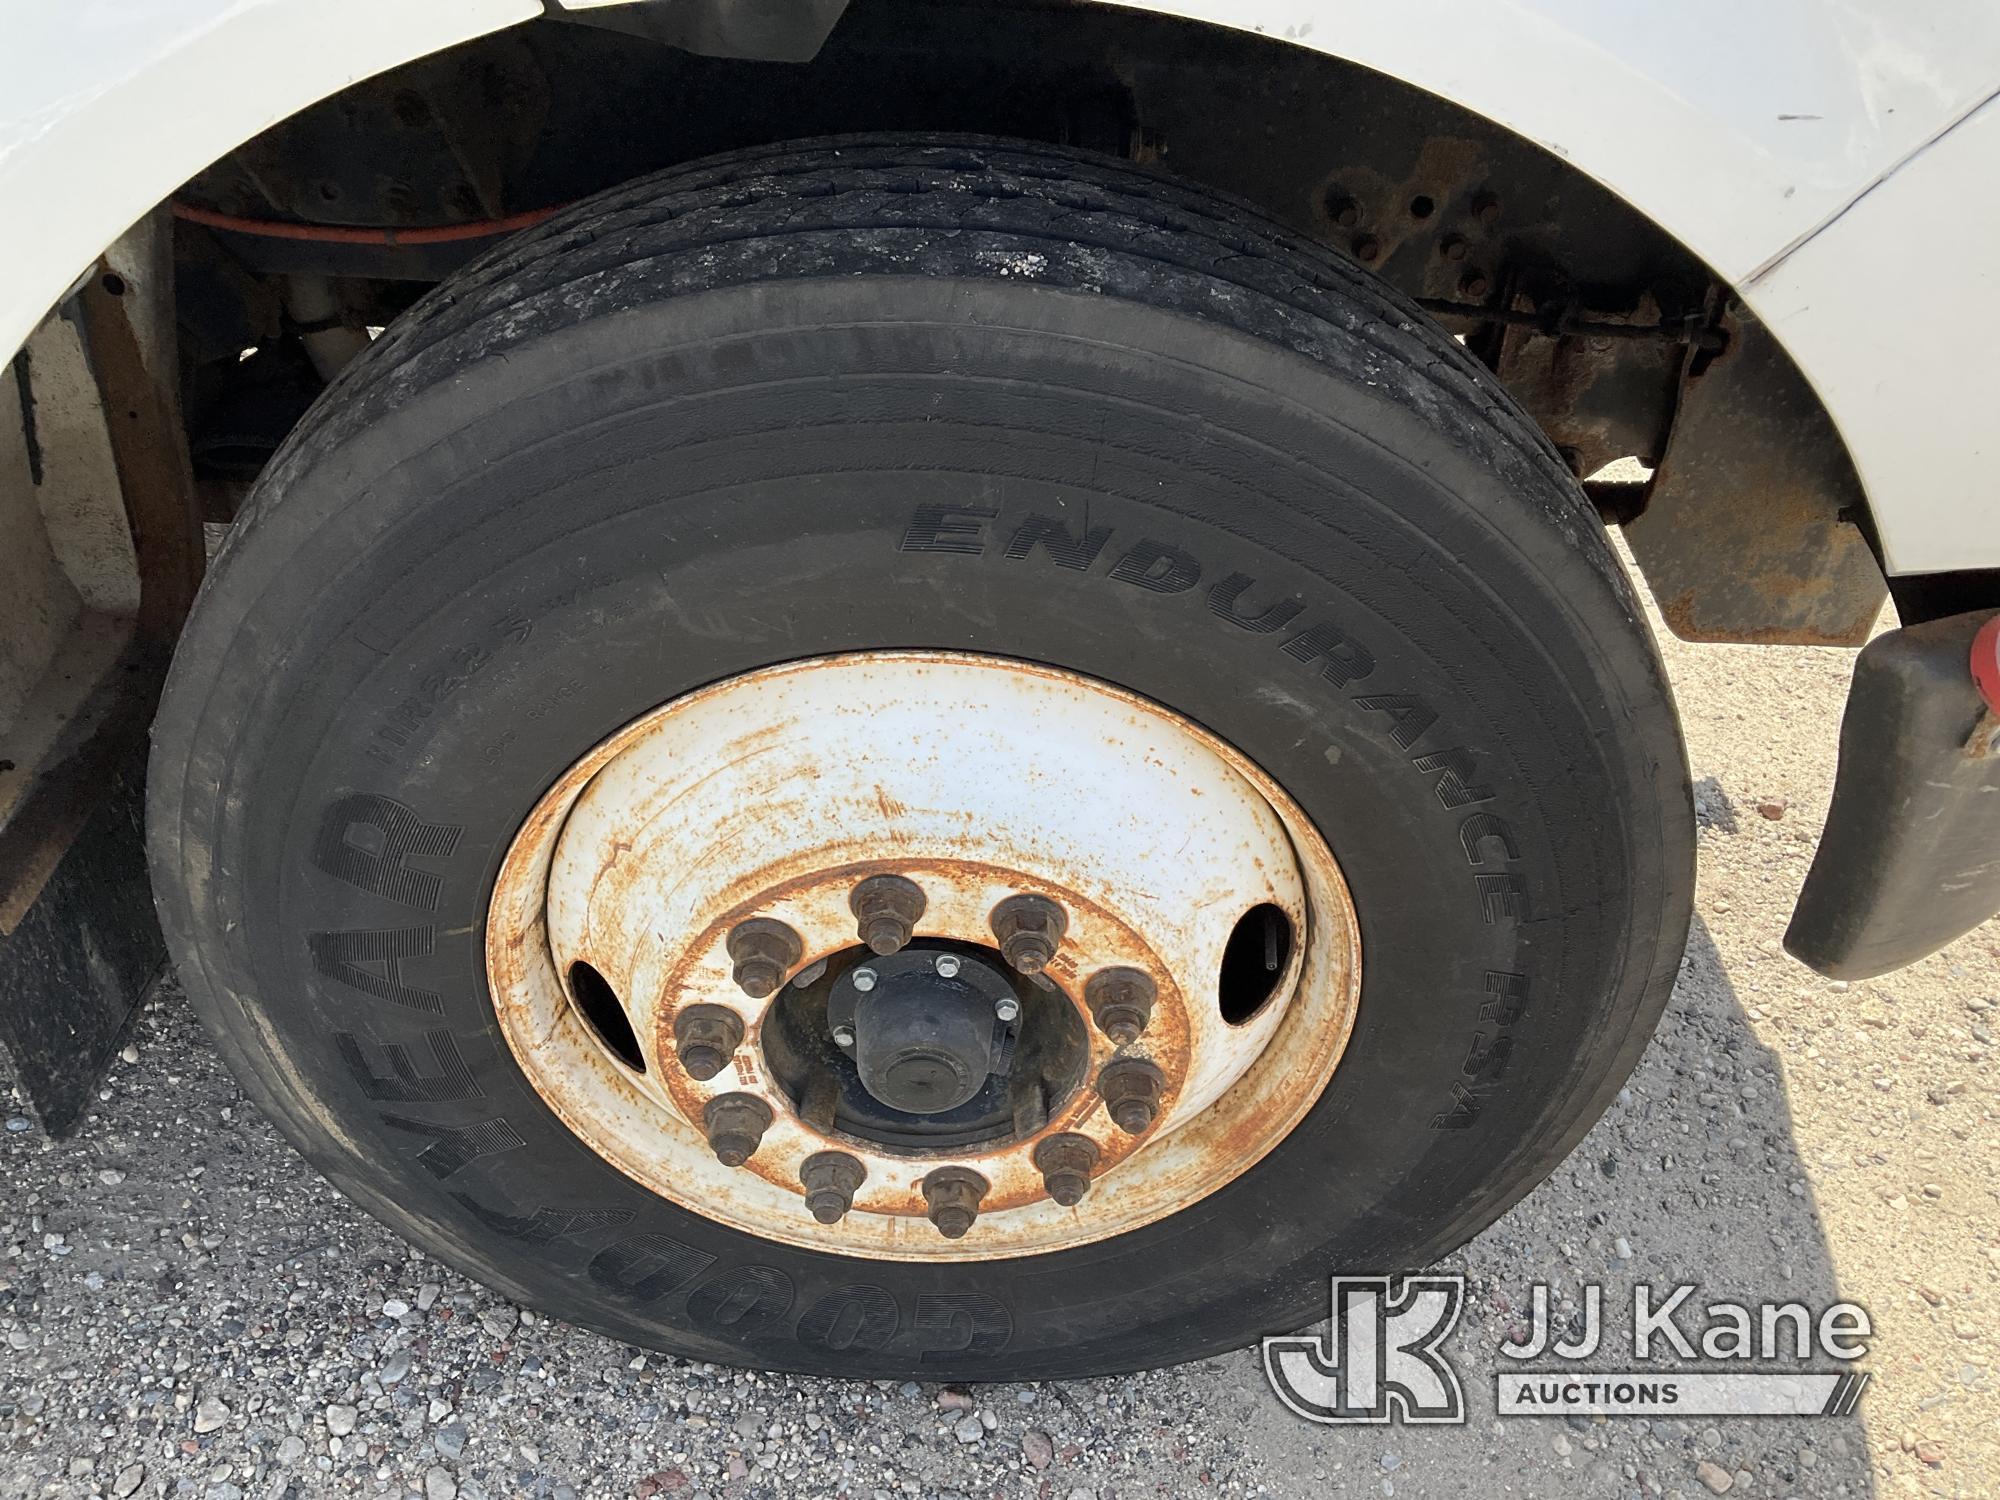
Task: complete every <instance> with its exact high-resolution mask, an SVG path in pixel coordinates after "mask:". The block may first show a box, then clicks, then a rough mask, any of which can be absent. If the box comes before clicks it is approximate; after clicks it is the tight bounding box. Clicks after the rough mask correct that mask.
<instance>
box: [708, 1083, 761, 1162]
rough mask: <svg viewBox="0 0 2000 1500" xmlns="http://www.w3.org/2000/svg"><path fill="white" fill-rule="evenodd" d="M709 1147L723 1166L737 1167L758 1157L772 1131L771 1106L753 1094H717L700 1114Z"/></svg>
mask: <svg viewBox="0 0 2000 1500" xmlns="http://www.w3.org/2000/svg"><path fill="white" fill-rule="evenodd" d="M701 1122H702V1124H703V1126H704V1127H706V1129H707V1131H708V1144H709V1145H710V1146H711V1147H713V1148H714V1151H715V1159H716V1160H717V1161H719V1162H721V1163H722V1164H723V1165H724V1166H725V1167H740V1166H742V1165H743V1163H745V1162H746V1161H748V1160H750V1158H751V1157H753V1156H755V1155H756V1154H757V1147H758V1146H759V1145H760V1144H761V1143H762V1142H763V1139H764V1132H765V1131H767V1130H769V1129H770V1128H771V1106H770V1105H768V1104H766V1103H765V1102H764V1101H763V1100H762V1099H759V1098H758V1097H757V1096H756V1095H755V1094H719V1095H717V1096H716V1097H715V1098H713V1099H711V1100H709V1101H708V1104H707V1106H706V1107H705V1108H704V1109H703V1110H702V1112H701Z"/></svg>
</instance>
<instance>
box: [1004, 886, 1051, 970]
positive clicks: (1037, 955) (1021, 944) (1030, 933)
mask: <svg viewBox="0 0 2000 1500" xmlns="http://www.w3.org/2000/svg"><path fill="white" fill-rule="evenodd" d="M987 920H988V922H989V923H990V924H991V925H992V928H993V935H994V936H995V937H996V938H998V939H999V940H1000V955H1001V957H1003V958H1005V959H1006V960H1007V962H1008V963H1010V964H1012V965H1013V966H1014V968H1015V969H1016V970H1017V971H1019V972H1020V973H1023V974H1039V973H1041V972H1042V970H1043V969H1045V968H1047V967H1048V966H1049V963H1050V961H1051V960H1052V959H1054V958H1055V956H1056V949H1057V947H1058V946H1059V945H1060V944H1061V943H1062V939H1063V933H1065V932H1066V931H1068V930H1069V913H1067V912H1065V911H1064V910H1063V909H1062V908H1061V907H1060V906H1058V905H1056V904H1055V902H1053V901H1051V900H1049V898H1048V897H1046V896H1009V897H1008V898H1007V899H1006V900H1005V901H1002V902H1001V903H1000V904H999V905H998V906H996V907H994V908H993V915H992V916H991V917H989V918H988V919H987Z"/></svg>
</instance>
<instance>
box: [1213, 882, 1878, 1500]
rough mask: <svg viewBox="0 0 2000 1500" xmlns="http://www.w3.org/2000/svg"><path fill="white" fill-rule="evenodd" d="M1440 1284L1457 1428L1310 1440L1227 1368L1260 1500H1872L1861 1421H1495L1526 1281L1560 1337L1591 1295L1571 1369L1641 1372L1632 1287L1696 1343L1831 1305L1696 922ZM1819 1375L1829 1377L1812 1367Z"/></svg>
mask: <svg viewBox="0 0 2000 1500" xmlns="http://www.w3.org/2000/svg"><path fill="white" fill-rule="evenodd" d="M1437 1269H1439V1270H1442V1271H1447V1272H1460V1271H1462V1272H1464V1273H1465V1274H1466V1276H1467V1277H1468V1278H1469V1286H1468V1291H1467V1306H1466V1312H1465V1316H1464V1318H1463V1319H1462V1320H1461V1322H1460V1324H1459V1327H1458V1330H1457V1332H1456V1333H1455V1334H1454V1335H1453V1336H1452V1339H1451V1342H1450V1344H1449V1345H1448V1347H1447V1352H1448V1353H1449V1354H1451V1355H1452V1357H1453V1360H1454V1363H1455V1364H1456V1365H1457V1368H1458V1370H1459V1375H1460V1379H1461V1381H1462V1382H1463V1384H1464V1386H1465V1391H1466V1401H1467V1408H1468V1411H1469V1418H1468V1422H1467V1425H1466V1426H1465V1427H1463V1428H1451V1427H1428V1428H1414V1427H1399V1428H1342V1429H1335V1428H1315V1427H1312V1426H1310V1425H1308V1424H1307V1423H1305V1422H1303V1421H1301V1420H1299V1419H1297V1418H1295V1417H1293V1416H1292V1415H1291V1414H1290V1413H1288V1412H1286V1411H1285V1410H1284V1409H1282V1408H1281V1407H1280V1406H1279V1405H1278V1403H1277V1402H1276V1400H1275V1399H1274V1398H1272V1397H1271V1396H1269V1395H1268V1393H1267V1392H1265V1391H1264V1390H1263V1389H1262V1388H1261V1381H1260V1379H1259V1376H1258V1373H1257V1370H1256V1368H1255V1361H1254V1359H1253V1358H1252V1356H1251V1355H1250V1354H1249V1353H1248V1352H1247V1351H1246V1352H1245V1353H1244V1354H1241V1355H1238V1356H1235V1360H1236V1364H1235V1365H1234V1366H1233V1368H1232V1376H1233V1383H1235V1384H1237V1385H1239V1386H1243V1387H1247V1388H1251V1389H1253V1390H1254V1395H1255V1399H1254V1400H1252V1401H1251V1402H1250V1403H1249V1404H1248V1406H1247V1408H1246V1409H1245V1411H1244V1415H1245V1416H1246V1417H1247V1418H1248V1419H1249V1420H1250V1421H1251V1423H1252V1424H1253V1427H1254V1434H1253V1438H1254V1445H1255V1447H1256V1449H1257V1451H1258V1452H1259V1454H1260V1455H1261V1457H1262V1458H1263V1461H1264V1464H1265V1467H1266V1475H1265V1482H1266V1483H1268V1484H1270V1485H1271V1486H1272V1488H1273V1489H1275V1490H1277V1491H1278V1492H1279V1493H1284V1494H1292V1493H1304V1492H1305V1491H1306V1490H1308V1489H1309V1488H1321V1489H1323V1488H1325V1487H1326V1486H1328V1485H1329V1484H1331V1485H1332V1486H1333V1488H1334V1492H1335V1493H1349V1494H1363V1493H1367V1494H1382V1495H1389V1494H1394V1495H1398V1496H1406V1497H1407V1496H1447V1495H1456V1494H1460V1493H1473V1494H1488V1495H1499V1494H1502V1493H1503V1492H1504V1490H1505V1488H1506V1487H1509V1486H1511V1487H1512V1492H1513V1493H1514V1494H1517V1495H1541V1496H1571V1495H1575V1496H1590V1497H1592V1500H1599V1497H1603V1500H1620V1497H1626V1496H1631V1497H1639V1500H1645V1497H1652V1496H1659V1495H1672V1494H1674V1493H1676V1492H1678V1493H1680V1494H1681V1495H1683V1496H1688V1497H1706V1496H1707V1495H1708V1494H1709V1493H1710V1486H1709V1485H1707V1484H1705V1483H1704V1481H1703V1478H1702V1477H1701V1473H1698V1472H1697V1471H1698V1469H1699V1466H1700V1465H1702V1464H1704V1463H1708V1464H1713V1465H1714V1466H1715V1471H1712V1472H1710V1477H1711V1478H1713V1479H1715V1480H1717V1481H1718V1482H1719V1481H1720V1479H1721V1477H1722V1475H1723V1474H1724V1473H1726V1474H1727V1475H1729V1476H1730V1481H1729V1489H1728V1493H1730V1494H1732V1495H1747V1496H1755V1497H1760V1500H1762V1497H1786V1496H1795V1497H1806V1496H1867V1495H1872V1494H1873V1493H1874V1486H1873V1478H1872V1473H1871V1469H1870V1465H1869V1460H1868V1446H1867V1442H1866V1439H1865V1437H1864V1434H1863V1430H1862V1422H1861V1418H1860V1417H1859V1416H1853V1417H1845V1418H1834V1417H1817V1416H1816V1417H1804V1418H1776V1417H1755V1418H1745V1417H1739V1418H1686V1419H1683V1418H1671V1419H1665V1420H1660V1419H1654V1420H1650V1421H1646V1420H1640V1419H1634V1418H1618V1419H1612V1420H1591V1419H1587V1418H1581V1417H1539V1418H1518V1417H1508V1418H1504V1419H1501V1418H1496V1417H1495V1415H1494V1394H1495V1393H1494V1380H1495V1376H1496V1374H1498V1373H1500V1372H1501V1367H1502V1366H1507V1367H1510V1368H1518V1367H1517V1366H1516V1365H1515V1362H1514V1361H1512V1360H1507V1359H1503V1358H1501V1357H1500V1355H1499V1353H1498V1349H1499V1345H1500V1344H1501V1342H1502V1341H1503V1340H1506V1339H1509V1338H1524V1337H1525V1336H1526V1333H1527V1326H1528V1325H1527V1309H1528V1306H1529V1298H1530V1295H1531V1290H1530V1289H1531V1288H1532V1286H1533V1285H1534V1283H1535V1282H1537V1281H1544V1282H1547V1283H1548V1284H1549V1287H1550V1300H1551V1304H1552V1306H1553V1307H1554V1308H1555V1309H1556V1316H1555V1318H1554V1321H1555V1322H1556V1323H1557V1324H1558V1326H1560V1325H1561V1324H1562V1323H1563V1321H1564V1320H1565V1319H1566V1318H1568V1317H1570V1316H1571V1315H1574V1314H1576V1313H1577V1311H1578V1309H1579V1307H1580V1304H1581V1295H1582V1294H1581V1288H1582V1286H1583V1285H1584V1284H1585V1283H1586V1282H1597V1283H1599V1284H1601V1285H1602V1286H1603V1288H1604V1291H1603V1299H1604V1339H1603V1343H1602V1345H1601V1346H1600V1348H1599V1350H1598V1352H1597V1354H1596V1355H1595V1356H1593V1357H1592V1358H1591V1359H1590V1360H1589V1361H1581V1362H1579V1364H1580V1365H1581V1366H1584V1367H1595V1368H1597V1369H1601V1370H1615V1369H1621V1368H1626V1369H1629V1368H1633V1367H1634V1363H1635V1362H1634V1361H1633V1360H1632V1358H1631V1355H1632V1322H1631V1312H1632V1289H1633V1287H1634V1285H1635V1284H1637V1283H1639V1282H1646V1283H1649V1284H1650V1285H1651V1286H1652V1287H1654V1288H1655V1289H1656V1290H1657V1289H1660V1288H1670V1287H1672V1286H1675V1285H1678V1284H1680V1283H1682V1282H1694V1283H1698V1284H1699V1290H1698V1291H1697V1292H1696V1293H1695V1294H1694V1295H1693V1296H1692V1297H1691V1298H1690V1299H1689V1301H1688V1302H1687V1303H1685V1304H1683V1312H1682V1314H1681V1317H1680V1319H1679V1321H1680V1323H1681V1324H1682V1326H1683V1327H1685V1328H1687V1329H1688V1330H1689V1332H1690V1337H1691V1339H1692V1338H1693V1337H1697V1336H1698V1333H1699V1329H1700V1328H1701V1327H1702V1326H1703V1322H1704V1320H1703V1319H1702V1317H1701V1315H1700V1308H1701V1307H1703V1306H1705V1305H1706V1304H1707V1303H1709V1302H1712V1301H1718V1300H1728V1301H1735V1302H1743V1303H1748V1304H1752V1305H1754V1304H1756V1303H1758V1302H1762V1301H1770V1302H1784V1301H1799V1302H1804V1303H1806V1304H1807V1305H1808V1306H1809V1307H1812V1308H1813V1309H1815V1311H1817V1309H1819V1308H1821V1307H1823V1306H1824V1305H1825V1304H1827V1303H1829V1302H1833V1301H1838V1300H1840V1292H1839V1289H1838V1285H1837V1281H1836V1277H1835V1273H1834V1268H1833V1263H1832V1260H1831V1257H1830V1255H1829V1252H1828V1250H1827V1244H1826V1237H1825V1234H1824V1232H1823V1230H1822V1227H1821V1224H1820V1221H1819V1216H1818V1212H1817V1210H1816V1208H1815V1206H1814V1204H1813V1200H1812V1197H1811V1190H1810V1188H1809V1186H1808V1185H1807V1182H1806V1173H1805V1169H1804V1165H1803V1162H1802V1160H1801V1154H1800V1149H1799V1146H1798V1143H1797V1141H1796V1140H1795V1139H1794V1136H1793V1130H1792V1118H1791V1113H1790V1110H1789V1109H1788V1108H1787V1105H1786V1101H1785V1093H1784V1087H1783V1083H1782V1079H1781V1074H1780V1071H1779V1068H1778V1064H1777V1058H1776V1056H1775V1054H1773V1053H1772V1052H1771V1050H1770V1049H1769V1048H1767V1047H1765V1046H1764V1045H1763V1044H1762V1043H1760V1042H1759V1041H1758V1040H1757V1039H1756V1037H1755V1036H1754V1035H1753V1034H1752V1031H1751V1027H1750V1025H1749V1021H1748V1017H1747V1016H1746V1015H1745V1012H1744V1008H1743V1005H1742V1002H1741V1001H1740V999H1739V998H1738V995H1737V993H1736V990H1735V988H1734V987H1733V986H1732V985H1731V983H1730V979H1729V976H1728V974H1727V973H1726V972H1725V970H1724V968H1723V964H1722V960H1721V957H1720V955H1719V954H1718V952H1717V950H1716V946H1715V943H1714V941H1713V940H1712V938H1711V937H1710V935H1709V931H1708V929H1707V927H1706V926H1705V925H1704V924H1703V923H1702V922H1701V921H1700V920H1699V919H1697V920H1696V923H1695V926H1694V929H1693V931H1692V933H1691V934H1690V935H1689V942H1688V951H1687V956H1686V958H1685V960H1684V961H1683V963H1682V967H1681V974H1680V979H1679V981H1678V983H1677V984H1676V985H1675V989H1674V996H1673V999H1672V1001H1671V1002H1669V1004H1668V1007H1667V1012H1666V1015H1665V1017H1664V1018H1663V1019H1662V1021H1661V1024H1660V1029H1659V1032H1658V1034H1657V1035H1656V1036H1655V1038H1654V1041H1653V1044H1652V1046H1651V1047H1649V1048H1648V1049H1647V1051H1646V1054H1645V1057H1644V1058H1643V1060H1642V1061H1641V1062H1640V1065H1639V1067H1638V1069H1637V1071H1636V1072H1635V1073H1634V1074H1633V1076H1632V1080H1631V1083H1630V1085H1629V1087H1628V1088H1627V1090H1626V1091H1625V1093H1624V1094H1622V1095H1621V1096H1620V1100H1619V1102H1618V1103H1617V1104H1615V1105H1613V1107H1612V1108H1611V1110H1610V1112H1609V1113H1608V1114H1607V1115H1606V1116H1605V1117H1604V1119H1603V1120H1602V1121H1600V1122H1599V1124H1598V1126H1597V1128H1596V1129H1594V1130H1593V1131H1592V1132H1591V1133H1590V1135H1589V1137H1588V1138H1586V1140H1585V1141H1584V1143H1583V1145H1582V1146H1580V1147H1579V1148H1578V1149H1577V1151H1576V1152H1575V1154H1574V1155H1572V1156H1571V1157H1570V1159H1569V1160H1568V1161H1567V1162H1565V1163H1564V1164H1563V1165H1562V1166H1561V1167H1560V1168H1558V1169H1557V1171H1556V1173H1555V1175H1554V1176H1552V1177H1551V1178H1550V1179H1549V1180H1548V1181H1547V1182H1545V1183H1544V1184H1543V1185H1542V1186H1541V1187H1540V1188H1538V1189H1537V1190H1536V1191H1535V1192H1534V1193H1532V1194H1530V1195H1529V1197H1528V1198H1527V1199H1526V1200H1525V1201H1523V1202H1522V1203H1520V1204H1519V1205H1517V1206H1516V1207H1515V1209H1514V1210H1513V1212H1511V1213H1509V1214H1508V1215H1507V1216H1506V1217H1505V1218H1504V1219H1502V1220H1501V1221H1500V1222H1499V1223H1498V1224H1496V1225H1494V1226H1493V1228H1491V1229H1490V1230H1488V1231H1487V1232H1486V1233H1485V1234H1483V1235H1481V1236H1480V1237H1479V1238H1478V1239H1477V1240H1475V1241H1474V1242H1473V1243H1472V1244H1471V1245H1468V1246H1467V1247H1466V1248H1465V1250H1464V1251H1463V1252H1461V1253H1460V1254H1458V1255H1456V1256H1453V1257H1452V1258H1451V1259H1449V1260H1447V1261H1445V1262H1444V1263H1442V1264H1441V1265H1440V1266H1439V1267H1438V1268H1437ZM1657 1300H1658V1299H1657V1297H1656V1302H1657ZM1658 1348H1659V1346H1658V1345H1657V1344H1656V1345H1655V1352H1656V1354H1657V1352H1658ZM1554 1363H1555V1362H1554V1361H1552V1360H1549V1359H1546V1358H1544V1359H1542V1360H1539V1361H1533V1362H1529V1364H1530V1367H1531V1368H1549V1367H1552V1366H1553V1365H1554ZM1714 1367H1715V1368H1723V1367H1724V1366H1714ZM1812 1367H1813V1368H1819V1369H1833V1368H1836V1366H1835V1365H1834V1364H1833V1363H1832V1362H1829V1361H1824V1360H1820V1361H1815V1362H1814V1365H1813V1366H1812ZM1862 1410H1863V1411H1864V1412H1865V1411H1866V1402H1865V1399H1864V1402H1863V1408H1862ZM1704 1472H1709V1471H1704Z"/></svg>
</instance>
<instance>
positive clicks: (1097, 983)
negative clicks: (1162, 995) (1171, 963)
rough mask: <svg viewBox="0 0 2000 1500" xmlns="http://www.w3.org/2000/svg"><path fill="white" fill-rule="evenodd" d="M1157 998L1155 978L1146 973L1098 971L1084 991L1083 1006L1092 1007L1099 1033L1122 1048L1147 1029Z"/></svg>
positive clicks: (1124, 970)
mask: <svg viewBox="0 0 2000 1500" xmlns="http://www.w3.org/2000/svg"><path fill="white" fill-rule="evenodd" d="M1158 994H1159V991H1158V989H1157V988H1156V987H1155V985H1154V984H1153V980H1152V977H1151V976H1150V975H1148V974H1147V973H1145V972H1144V971H1143V970H1140V969H1099V970H1098V971H1097V972H1096V973H1095V974H1093V975H1091V976H1090V983H1088V984H1086V985H1085V986H1084V987H1083V1003H1084V1004H1085V1005H1087V1006H1089V1007H1090V1014H1091V1018H1092V1019H1093V1020H1095V1021H1096V1022H1097V1029H1098V1030H1099V1031H1101V1032H1103V1033H1104V1034H1105V1035H1106V1036H1108V1037H1110V1038H1111V1040H1112V1041H1113V1042H1115V1043H1117V1044H1118V1045H1119V1046H1121V1047H1122V1046H1124V1045H1125V1044H1126V1043H1127V1042H1130V1041H1136V1040H1137V1039H1138V1036H1139V1033H1140V1032H1142V1031H1144V1030H1145V1029H1146V1023H1147V1022H1148V1021H1150V1020H1151V1019H1152V1018H1153V1001H1154V999H1155V998H1156V997H1157V996H1158Z"/></svg>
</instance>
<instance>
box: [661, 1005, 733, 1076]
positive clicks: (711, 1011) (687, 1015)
mask: <svg viewBox="0 0 2000 1500" xmlns="http://www.w3.org/2000/svg"><path fill="white" fill-rule="evenodd" d="M742 1045H743V1021H742V1018H741V1017H739V1016H738V1015H737V1014H736V1012H735V1011H733V1010H731V1009H729V1008H728V1007H727V1006H724V1005H683V1006H682V1007H681V1008H680V1009H679V1010H678V1011H676V1012H674V1049H675V1050H676V1051H677V1052H679V1053H680V1059H681V1066H682V1067H683V1068H685V1069H687V1073H688V1077H690V1078H695V1079H699V1080H700V1081H701V1082H703V1083H706V1082H708V1080H709V1079H711V1078H713V1077H714V1076H715V1075H716V1074H717V1073H720V1072H721V1071H722V1069H723V1065H724V1064H725V1063H727V1062H728V1061H729V1057H730V1054H731V1053H733V1052H734V1051H735V1050H736V1049H737V1048H738V1047H740V1046H742Z"/></svg>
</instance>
